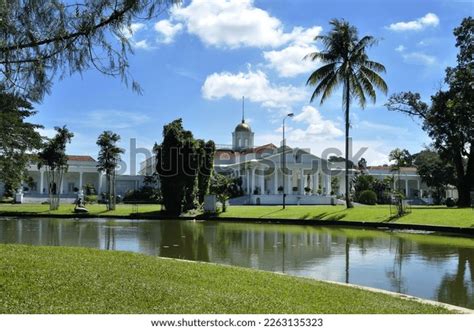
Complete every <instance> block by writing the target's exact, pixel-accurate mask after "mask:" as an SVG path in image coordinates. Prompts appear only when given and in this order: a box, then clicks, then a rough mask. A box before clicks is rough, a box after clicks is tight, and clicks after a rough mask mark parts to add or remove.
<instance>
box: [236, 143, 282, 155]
mask: <svg viewBox="0 0 474 330" xmlns="http://www.w3.org/2000/svg"><path fill="white" fill-rule="evenodd" d="M275 149H277V147H276V146H275V145H274V144H273V143H268V144H264V145H261V146H258V147H254V148H251V149H246V150H244V151H243V152H242V153H243V154H251V153H253V152H255V153H256V154H261V153H264V152H265V151H269V150H275Z"/></svg>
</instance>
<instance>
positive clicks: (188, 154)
mask: <svg viewBox="0 0 474 330" xmlns="http://www.w3.org/2000/svg"><path fill="white" fill-rule="evenodd" d="M195 144H196V142H195V140H194V137H193V134H192V133H191V132H190V131H186V130H184V128H183V122H182V119H177V120H175V121H173V122H171V123H169V124H168V125H165V126H164V127H163V142H162V143H161V145H157V146H156V147H155V152H156V171H157V173H158V175H159V176H160V184H161V191H162V194H163V204H164V206H165V209H166V212H168V213H170V214H174V215H179V214H180V213H181V212H185V211H187V210H188V209H190V208H192V207H193V206H192V204H193V199H194V197H195V196H194V193H195V192H196V190H195V186H196V171H197V166H196V163H197V161H196V158H197V157H196V154H195V148H196V147H195Z"/></svg>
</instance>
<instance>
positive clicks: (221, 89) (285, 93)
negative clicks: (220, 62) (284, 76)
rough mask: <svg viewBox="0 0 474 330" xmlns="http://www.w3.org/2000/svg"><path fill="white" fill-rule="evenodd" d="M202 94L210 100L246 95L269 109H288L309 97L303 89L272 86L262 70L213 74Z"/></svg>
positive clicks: (236, 97)
mask: <svg viewBox="0 0 474 330" xmlns="http://www.w3.org/2000/svg"><path fill="white" fill-rule="evenodd" d="M202 94H203V96H204V98H206V99H209V100H215V99H220V98H223V97H225V96H230V97H232V98H234V99H237V100H239V99H241V98H242V96H243V95H244V96H245V97H246V98H248V99H249V100H250V101H252V102H257V103H261V104H262V105H263V106H265V107H268V108H286V107H289V106H291V104H292V103H294V102H298V101H302V100H304V99H306V98H307V97H308V95H307V93H306V91H305V90H304V89H303V88H298V87H295V86H292V85H274V84H271V83H270V81H269V80H268V78H267V75H266V74H265V73H263V72H262V71H260V70H258V71H255V72H253V71H251V70H249V71H248V72H247V73H244V72H239V73H237V74H232V73H230V72H221V73H213V74H211V75H210V76H208V77H207V78H206V81H205V82H204V85H203V86H202Z"/></svg>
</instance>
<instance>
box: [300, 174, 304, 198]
mask: <svg viewBox="0 0 474 330" xmlns="http://www.w3.org/2000/svg"><path fill="white" fill-rule="evenodd" d="M304 181H305V180H304V169H301V170H300V195H304V183H305V182H304Z"/></svg>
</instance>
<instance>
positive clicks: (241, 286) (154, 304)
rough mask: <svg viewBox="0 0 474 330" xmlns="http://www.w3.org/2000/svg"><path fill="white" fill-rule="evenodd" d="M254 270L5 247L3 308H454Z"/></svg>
mask: <svg viewBox="0 0 474 330" xmlns="http://www.w3.org/2000/svg"><path fill="white" fill-rule="evenodd" d="M447 312H448V310H446V309H444V308H442V307H438V306H433V305H428V304H423V303H420V302H418V301H414V300H410V299H402V298H398V297H394V296H391V295H387V294H383V293H376V292H370V291H366V290H362V289H356V288H351V287H346V286H342V285H337V284H330V283H325V282H321V281H315V280H310V279H304V278H297V277H289V276H284V275H279V274H274V273H268V272H262V271H256V270H251V269H244V268H237V267H230V266H220V265H214V264H205V263H191V262H184V261H178V260H172V259H162V258H157V257H150V256H145V255H140V254H134V253H128V252H112V251H99V250H95V249H85V248H69V247H68V248H66V247H32V246H24V245H0V313H150V314H151V313H153V314H155V313H179V314H184V313H262V314H266V313H303V314H312V313H447Z"/></svg>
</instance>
